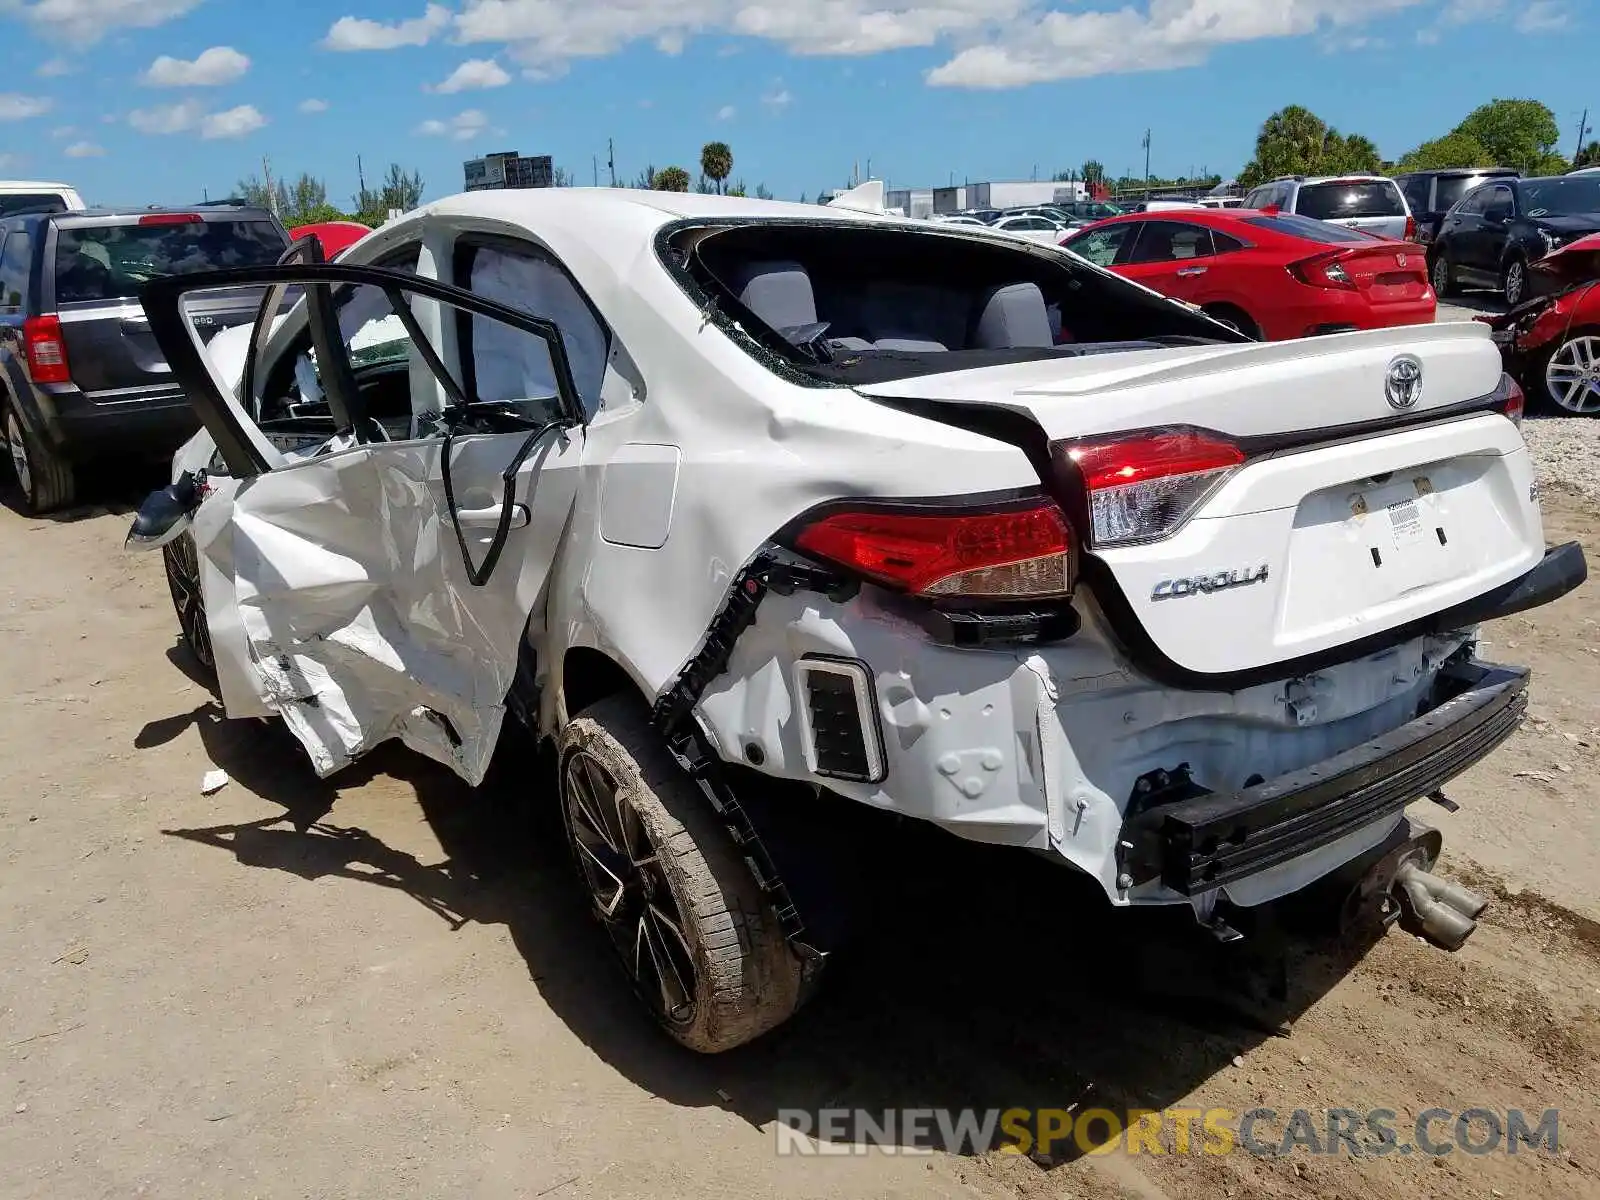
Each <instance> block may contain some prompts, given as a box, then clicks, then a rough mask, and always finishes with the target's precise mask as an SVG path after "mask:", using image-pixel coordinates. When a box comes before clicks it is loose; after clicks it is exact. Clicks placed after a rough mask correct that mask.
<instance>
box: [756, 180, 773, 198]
mask: <svg viewBox="0 0 1600 1200" xmlns="http://www.w3.org/2000/svg"><path fill="white" fill-rule="evenodd" d="M772 198H773V196H772V189H771V188H769V187H768V186H767V185H766V184H764V183H758V184H756V199H757V200H771V199H772Z"/></svg>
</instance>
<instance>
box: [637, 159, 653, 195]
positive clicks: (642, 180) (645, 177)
mask: <svg viewBox="0 0 1600 1200" xmlns="http://www.w3.org/2000/svg"><path fill="white" fill-rule="evenodd" d="M633 186H634V187H636V188H642V189H643V190H645V191H647V192H653V191H655V190H656V189H657V188H658V187H659V186H660V185H659V184H658V183H657V182H656V166H655V164H654V163H651V164H650V165H649V166H648V167H646V168H645V169H644V170H642V171H640V172H639V174H638V176H637V178H635V179H634V181H633Z"/></svg>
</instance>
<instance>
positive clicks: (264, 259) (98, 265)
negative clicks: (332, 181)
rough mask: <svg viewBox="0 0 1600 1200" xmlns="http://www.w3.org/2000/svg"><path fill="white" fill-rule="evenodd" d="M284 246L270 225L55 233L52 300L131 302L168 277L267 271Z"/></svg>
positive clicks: (241, 223) (80, 229) (138, 227)
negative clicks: (261, 268)
mask: <svg viewBox="0 0 1600 1200" xmlns="http://www.w3.org/2000/svg"><path fill="white" fill-rule="evenodd" d="M287 244H288V243H287V242H286V241H285V239H284V236H283V234H282V232H280V230H279V229H278V227H277V226H276V225H274V224H273V223H272V222H270V221H205V222H200V221H195V222H191V223H189V224H185V225H76V226H72V225H69V226H63V227H61V228H60V229H58V230H57V232H56V300H57V301H58V302H59V303H62V304H70V303H72V302H74V301H85V300H115V299H131V298H133V297H134V296H137V295H138V294H139V287H140V285H141V284H144V283H148V282H149V281H150V280H152V279H161V278H163V277H164V276H167V275H188V274H191V273H193V272H195V271H212V270H221V269H223V268H226V267H256V266H267V265H270V264H271V263H274V262H276V261H277V259H278V255H280V254H282V253H283V251H284V247H285V246H286V245H287Z"/></svg>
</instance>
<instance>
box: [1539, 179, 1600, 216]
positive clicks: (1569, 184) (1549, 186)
mask: <svg viewBox="0 0 1600 1200" xmlns="http://www.w3.org/2000/svg"><path fill="white" fill-rule="evenodd" d="M1522 211H1523V213H1525V214H1526V215H1527V216H1530V217H1577V216H1585V215H1587V214H1589V213H1600V177H1596V176H1589V177H1586V178H1582V179H1537V180H1534V181H1533V182H1532V183H1524V184H1523V185H1522Z"/></svg>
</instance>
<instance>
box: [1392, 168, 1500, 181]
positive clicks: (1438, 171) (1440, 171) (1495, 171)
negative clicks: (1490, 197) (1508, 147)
mask: <svg viewBox="0 0 1600 1200" xmlns="http://www.w3.org/2000/svg"><path fill="white" fill-rule="evenodd" d="M1519 174H1521V172H1519V171H1518V170H1517V169H1516V168H1515V167H1431V168H1429V169H1428V170H1426V171H1403V172H1401V173H1400V174H1399V175H1396V176H1395V178H1396V179H1415V178H1416V177H1418V176H1420V175H1519Z"/></svg>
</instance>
